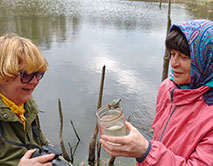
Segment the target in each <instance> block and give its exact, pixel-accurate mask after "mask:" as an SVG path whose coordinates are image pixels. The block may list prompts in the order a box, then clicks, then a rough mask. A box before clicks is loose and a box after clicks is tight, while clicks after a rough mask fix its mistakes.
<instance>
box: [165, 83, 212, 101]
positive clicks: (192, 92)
mask: <svg viewBox="0 0 213 166" xmlns="http://www.w3.org/2000/svg"><path fill="white" fill-rule="evenodd" d="M209 89H211V87H208V86H201V87H200V88H197V89H179V88H178V87H177V86H176V85H175V83H174V82H173V81H170V86H169V91H170V93H171V101H172V102H173V104H175V105H185V104H190V103H192V102H194V101H195V100H203V99H202V98H203V94H204V93H206V92H207V91H208V90H209Z"/></svg>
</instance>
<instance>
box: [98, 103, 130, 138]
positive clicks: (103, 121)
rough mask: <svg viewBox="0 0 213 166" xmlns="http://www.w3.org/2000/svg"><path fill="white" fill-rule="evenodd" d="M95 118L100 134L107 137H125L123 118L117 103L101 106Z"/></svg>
mask: <svg viewBox="0 0 213 166" xmlns="http://www.w3.org/2000/svg"><path fill="white" fill-rule="evenodd" d="M119 102H120V101H119ZM96 116H97V121H98V125H99V130H100V134H103V135H109V136H125V135H126V134H127V132H126V126H125V117H124V114H123V110H122V108H121V106H120V104H119V103H117V104H114V105H113V104H112V105H111V104H108V105H105V106H102V107H101V108H99V109H98V110H97V112H96Z"/></svg>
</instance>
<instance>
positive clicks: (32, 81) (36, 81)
mask: <svg viewBox="0 0 213 166" xmlns="http://www.w3.org/2000/svg"><path fill="white" fill-rule="evenodd" d="M29 83H31V84H38V83H39V80H37V79H36V75H34V76H33V79H32V80H31V81H30V82H29Z"/></svg>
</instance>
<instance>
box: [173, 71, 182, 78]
mask: <svg viewBox="0 0 213 166" xmlns="http://www.w3.org/2000/svg"><path fill="white" fill-rule="evenodd" d="M173 74H174V76H175V77H176V76H179V75H181V74H182V73H180V72H175V71H173Z"/></svg>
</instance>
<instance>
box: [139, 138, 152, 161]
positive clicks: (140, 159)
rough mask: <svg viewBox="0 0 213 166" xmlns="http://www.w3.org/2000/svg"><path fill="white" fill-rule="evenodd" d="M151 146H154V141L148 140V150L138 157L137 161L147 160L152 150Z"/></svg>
mask: <svg viewBox="0 0 213 166" xmlns="http://www.w3.org/2000/svg"><path fill="white" fill-rule="evenodd" d="M151 147H152V143H151V142H150V141H148V148H147V150H146V152H145V153H144V154H143V155H142V156H141V157H140V158H136V161H137V162H139V163H141V162H143V161H144V160H145V158H146V156H148V154H149V152H150V150H151Z"/></svg>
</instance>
